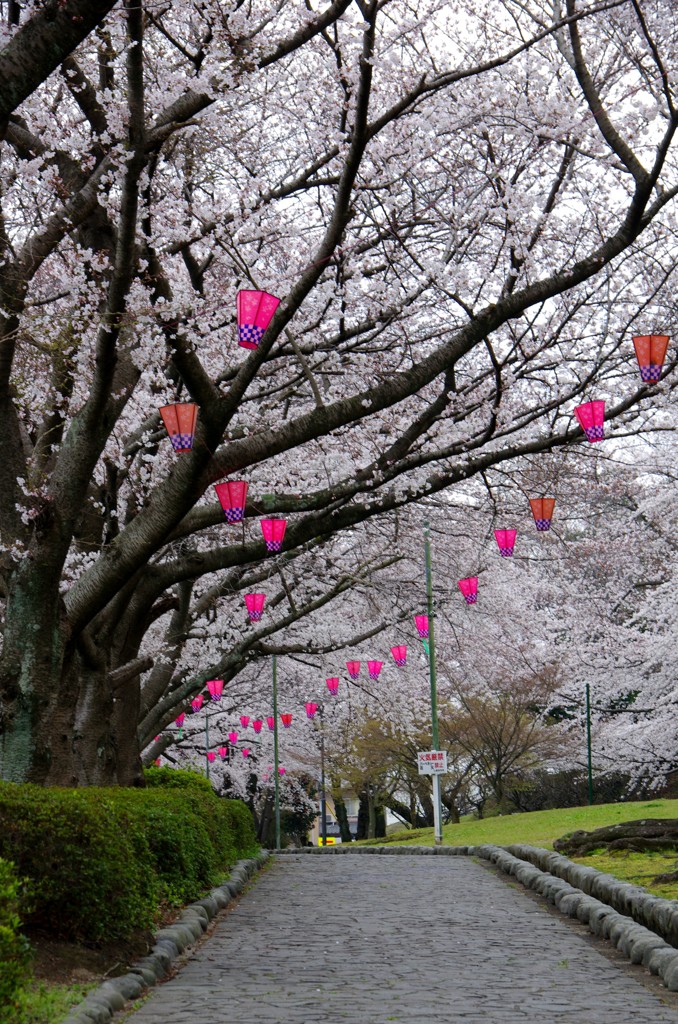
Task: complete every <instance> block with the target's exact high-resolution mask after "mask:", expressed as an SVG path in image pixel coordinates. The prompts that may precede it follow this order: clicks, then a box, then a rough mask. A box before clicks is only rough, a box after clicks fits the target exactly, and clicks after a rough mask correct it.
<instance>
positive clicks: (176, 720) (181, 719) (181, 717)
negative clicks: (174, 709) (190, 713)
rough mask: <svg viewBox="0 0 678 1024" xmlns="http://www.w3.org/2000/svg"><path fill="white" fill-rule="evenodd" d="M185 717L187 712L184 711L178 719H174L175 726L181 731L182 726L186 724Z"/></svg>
mask: <svg viewBox="0 0 678 1024" xmlns="http://www.w3.org/2000/svg"><path fill="white" fill-rule="evenodd" d="M185 717H186V712H185V711H182V712H181V714H180V715H178V716H177V717H176V718H175V719H174V724H175V725H176V726H177V728H179V729H181V727H182V725H183V724H184V718H185Z"/></svg>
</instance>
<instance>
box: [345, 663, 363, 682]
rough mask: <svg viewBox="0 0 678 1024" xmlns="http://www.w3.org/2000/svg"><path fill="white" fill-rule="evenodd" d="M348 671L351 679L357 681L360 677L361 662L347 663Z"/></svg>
mask: <svg viewBox="0 0 678 1024" xmlns="http://www.w3.org/2000/svg"><path fill="white" fill-rule="evenodd" d="M346 671H347V672H348V674H349V676H350V677H351V679H357V678H358V676H359V675H360V662H359V661H347V662H346Z"/></svg>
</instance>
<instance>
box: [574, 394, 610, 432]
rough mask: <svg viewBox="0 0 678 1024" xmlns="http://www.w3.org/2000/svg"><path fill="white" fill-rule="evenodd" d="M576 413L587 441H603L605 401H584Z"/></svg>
mask: <svg viewBox="0 0 678 1024" xmlns="http://www.w3.org/2000/svg"><path fill="white" fill-rule="evenodd" d="M574 414H575V416H576V417H577V420H578V421H579V426H580V427H581V428H582V430H583V431H584V433H585V434H586V440H587V441H592V442H593V441H602V440H603V439H604V437H605V426H604V423H605V402H584V404H583V405H578V406H577V408H576V409H575V410H574Z"/></svg>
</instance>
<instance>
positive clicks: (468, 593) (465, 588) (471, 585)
mask: <svg viewBox="0 0 678 1024" xmlns="http://www.w3.org/2000/svg"><path fill="white" fill-rule="evenodd" d="M459 589H460V590H461V592H462V594H463V595H464V600H465V601H466V604H475V603H476V601H477V600H478V577H477V576H468V577H467V578H466V579H465V580H459Z"/></svg>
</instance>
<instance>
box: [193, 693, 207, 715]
mask: <svg viewBox="0 0 678 1024" xmlns="http://www.w3.org/2000/svg"><path fill="white" fill-rule="evenodd" d="M204 699H205V698H204V697H203V695H202V694H201V693H199V694H198V696H197V697H194V698H193V700H192V701H191V707H192V708H193V714H194V715H195V714H196V713H197V712H198V711H200V708H201V707H202V702H203V700H204Z"/></svg>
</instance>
